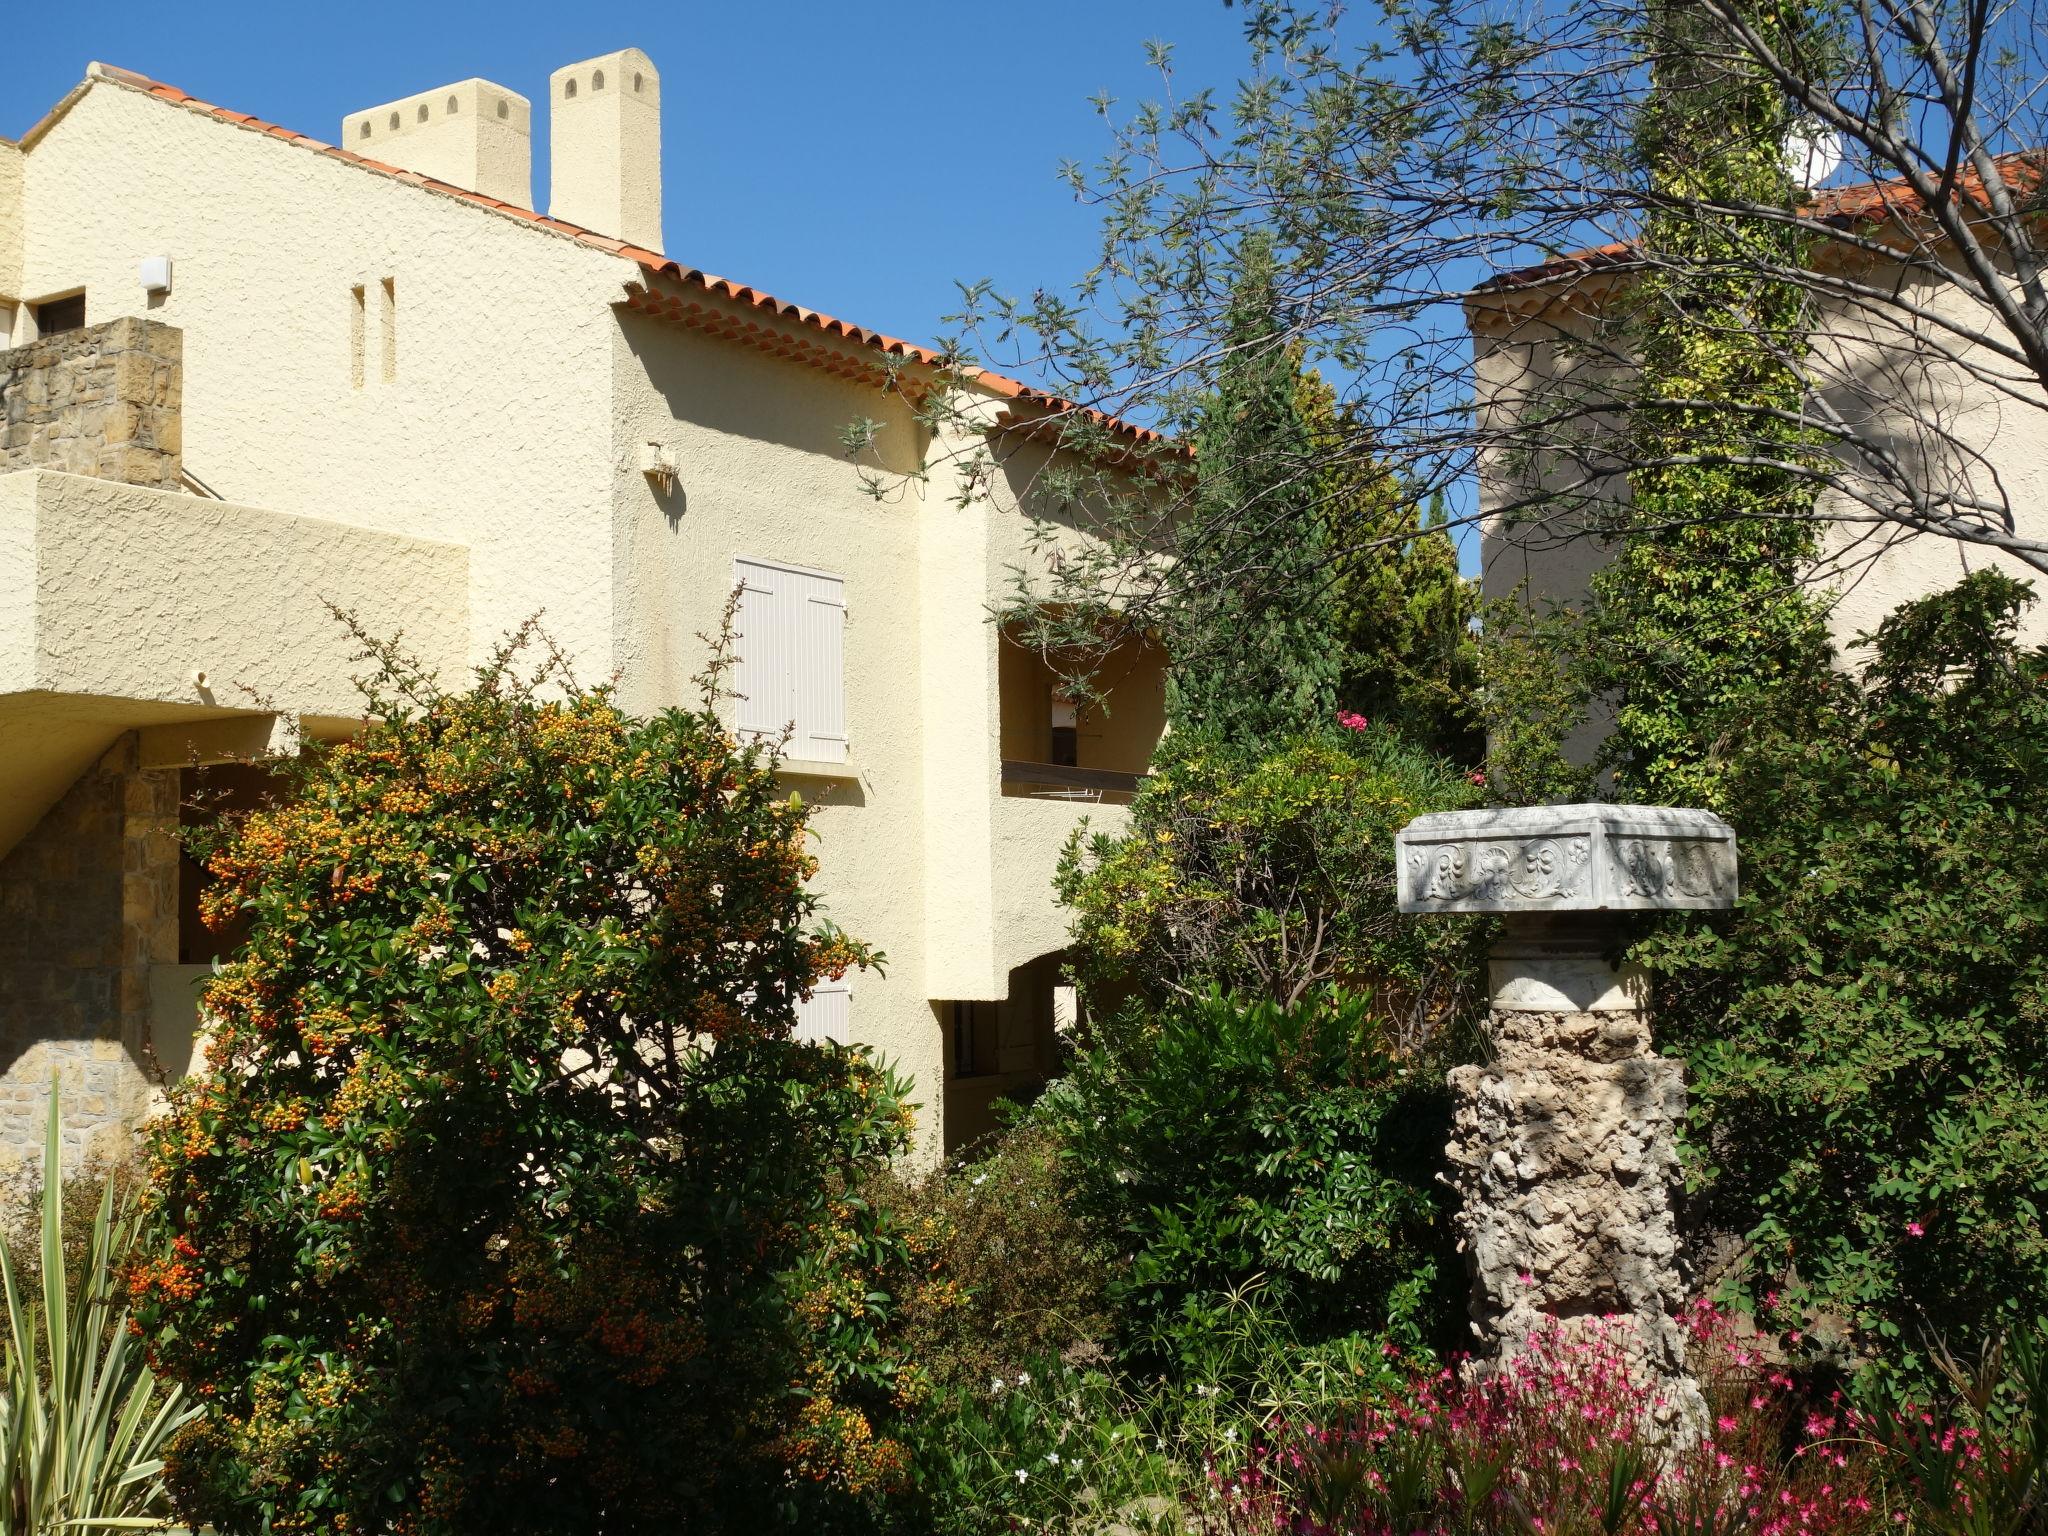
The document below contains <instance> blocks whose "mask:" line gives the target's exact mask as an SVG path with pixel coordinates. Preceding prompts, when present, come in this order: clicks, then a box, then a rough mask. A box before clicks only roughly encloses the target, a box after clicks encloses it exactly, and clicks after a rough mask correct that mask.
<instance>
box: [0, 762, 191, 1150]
mask: <svg viewBox="0 0 2048 1536" xmlns="http://www.w3.org/2000/svg"><path fill="white" fill-rule="evenodd" d="M177 827H178V775H177V774H176V772H151V771H146V770H143V769H141V768H140V767H139V766H138V759H137V739H136V737H135V735H134V734H133V733H130V734H128V735H125V736H122V737H120V738H119V739H118V740H116V741H115V742H114V744H113V745H112V747H111V748H110V749H109V750H108V751H107V752H106V753H105V754H104V755H103V756H102V757H101V758H100V759H99V761H98V762H96V763H95V764H94V765H93V766H92V767H90V768H88V769H87V770H86V771H85V772H84V773H83V774H82V775H80V777H79V778H78V780H77V781H76V782H75V783H73V784H72V786H71V788H70V789H68V790H67V791H66V792H65V793H64V795H63V796H62V797H61V798H60V799H59V800H58V801H57V803H56V804H55V805H54V806H52V807H51V808H50V810H49V811H47V812H46V813H45V814H44V815H43V817H42V819H41V820H40V821H39V822H37V823H36V824H35V825H34V826H33V827H31V828H30V829H29V831H28V833H27V835H25V836H24V837H23V838H22V839H21V841H20V842H19V843H17V844H16V845H15V846H14V848H13V849H12V850H11V851H10V852H9V853H8V854H7V856H6V857H5V858H4V859H0V1166H5V1165H8V1164H13V1165H17V1166H18V1165H21V1164H31V1163H33V1161H34V1159H35V1157H36V1155H37V1153H38V1150H39V1148H40V1145H41V1141H42V1135H43V1126H44V1115H45V1112H46V1105H47V1098H48V1093H49V1085H50V1080H51V1077H52V1075H53V1074H54V1075H55V1076H57V1077H58V1079H59V1080H60V1081H61V1083H62V1089H63V1094H64V1138H65V1151H66V1160H67V1162H70V1163H73V1164H74V1165H75V1162H76V1159H77V1158H78V1157H80V1156H81V1155H83V1154H84V1153H85V1152H86V1151H87V1149H88V1148H92V1149H105V1150H108V1151H112V1150H114V1145H113V1143H114V1142H115V1141H117V1140H118V1136H117V1135H116V1133H124V1132H125V1131H126V1130H127V1129H128V1128H129V1127H131V1126H132V1125H133V1124H134V1123H135V1122H136V1120H137V1119H139V1118H140V1116H141V1114H142V1113H143V1111H144V1110H145V1108H146V1107H147V1104H148V1101H149V1087H150V1082H151V1077H152V1073H151V1068H150V1058H151V1048H150V1033H151V1030H150V1025H151V1017H150V1006H151V978H152V971H153V969H154V968H155V967H156V966H157V965H159V964H161V963H167V962H173V961H175V960H176V958H177V933H178V919H177V899H178V845H177Z"/></svg>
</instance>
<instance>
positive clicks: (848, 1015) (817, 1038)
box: [791, 981, 853, 1045]
mask: <svg viewBox="0 0 2048 1536" xmlns="http://www.w3.org/2000/svg"><path fill="white" fill-rule="evenodd" d="M791 1035H792V1037H793V1038H795V1039H798V1040H806V1041H809V1042H810V1043H811V1044H813V1045H822V1044H824V1043H825V1042H826V1041H828V1040H830V1041H834V1042H836V1043H838V1044H840V1045H847V1044H850V1043H851V1042H852V1040H853V984H852V983H851V982H847V981H821V982H819V983H818V986H817V990H815V991H814V992H812V993H811V995H810V997H809V999H808V1000H806V1001H804V1002H801V1003H798V1004H797V1005H796V1028H795V1029H794V1030H792V1031H791Z"/></svg>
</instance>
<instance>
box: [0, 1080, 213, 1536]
mask: <svg viewBox="0 0 2048 1536" xmlns="http://www.w3.org/2000/svg"><path fill="white" fill-rule="evenodd" d="M98 1182H99V1184H100V1186H101V1188H100V1195H99V1199H98V1200H97V1201H96V1202H94V1204H93V1207H92V1208H91V1210H90V1213H89V1215H88V1217H87V1219H86V1220H85V1222H84V1223H83V1226H82V1229H81V1225H80V1221H79V1217H80V1215H81V1212H80V1211H79V1209H78V1201H77V1198H76V1195H75V1190H76V1188H77V1187H78V1186H77V1185H76V1184H75V1183H69V1184H67V1182H66V1181H65V1179H64V1177H63V1173H62V1160H61V1156H60V1153H59V1137H58V1105H57V1096H56V1094H55V1092H54V1091H53V1092H52V1094H51V1096H50V1119H49V1131H48V1135H47V1137H46V1139H45V1141H44V1145H43V1196H42V1219H41V1221H40V1223H39V1225H38V1230H37V1233H36V1242H35V1244H34V1245H33V1249H32V1251H31V1252H30V1253H28V1254H24V1255H22V1257H20V1258H18V1257H17V1256H16V1249H17V1247H18V1246H21V1245H20V1243H19V1238H18V1237H17V1238H12V1239H7V1240H0V1283H4V1286H5V1292H6V1298H7V1355H6V1366H5V1371H4V1389H5V1395H4V1397H0V1536H44V1533H46V1532H51V1531H57V1530H62V1529H67V1528H83V1529H93V1528H102V1529H104V1528H108V1527H118V1526H136V1527H141V1526H147V1525H151V1524H154V1523H155V1522H157V1521H159V1520H161V1519H163V1518H164V1517H165V1516H166V1515H167V1514H168V1512H169V1501H168V1499H167V1498H166V1495H165V1491H164V1478H163V1469H164V1461H163V1453H164V1447H165V1445H166V1443H167V1442H168V1441H169V1440H170V1438H171V1437H172V1436H173V1435H174V1434H176V1433H177V1432H178V1431H179V1430H180V1429H181V1428H182V1427H183V1426H185V1425H186V1424H187V1423H189V1422H190V1421H191V1420H192V1419H193V1418H194V1417H195V1416H196V1415H197V1413H198V1411H199V1410H198V1409H197V1408H196V1407H195V1406H193V1404H192V1401H191V1399H190V1398H188V1397H187V1396H186V1395H185V1394H184V1392H183V1391H182V1389H180V1388H179V1387H178V1386H176V1385H170V1384H166V1383H163V1382H161V1381H159V1380H158V1379H157V1377H156V1376H155V1374H154V1373H153V1372H152V1371H151V1370H150V1368H149V1365H148V1362H147V1361H146V1360H145V1359H144V1358H143V1349H142V1346H141V1344H140V1343H139V1342H138V1341H137V1340H136V1338H135V1337H134V1335H133V1332H132V1330H131V1329H130V1328H129V1326H128V1321H129V1314H128V1307H127V1296H126V1290H125V1287H124V1284H123V1280H124V1273H125V1271H126V1268H127V1265H128V1261H129V1257H130V1254H131V1251H132V1250H133V1249H134V1246H135V1241H136V1230H137V1215H136V1206H135V1200H134V1196H133V1193H132V1190H130V1189H129V1188H128V1187H127V1186H126V1185H125V1183H124V1182H123V1181H120V1180H117V1179H112V1178H102V1179H101V1180H99V1181H98ZM23 1259H26V1260H27V1262H26V1263H24V1262H23ZM25 1280H28V1281H31V1282H32V1283H29V1284H24V1283H23V1282H24V1281H25Z"/></svg>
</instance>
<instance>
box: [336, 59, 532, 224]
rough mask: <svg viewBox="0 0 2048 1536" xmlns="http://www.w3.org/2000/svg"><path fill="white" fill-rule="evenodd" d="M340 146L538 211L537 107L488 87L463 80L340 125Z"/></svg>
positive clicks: (483, 82) (352, 117)
mask: <svg viewBox="0 0 2048 1536" xmlns="http://www.w3.org/2000/svg"><path fill="white" fill-rule="evenodd" d="M341 147H342V148H343V149H349V150H353V151H355V153H357V154H359V155H362V156H363V157H364V158H366V159H370V160H381V161H383V162H384V163H385V164H386V165H396V166H399V167H402V168H403V169H405V170H408V171H418V172H419V173H420V174H421V175H422V176H431V177H433V178H434V179H435V180H436V181H445V182H447V183H449V185H451V186H457V187H466V188H468V189H469V190H470V191H472V192H481V193H483V194H484V196H486V197H495V198H496V199H497V200H498V201H499V202H501V203H511V204H512V205H513V206H514V207H517V208H530V207H532V206H533V107H532V104H531V103H529V102H528V101H527V99H526V98H525V97H524V96H522V95H520V94H519V93H518V92H517V91H508V90H506V89H505V87H504V86H502V85H494V84H492V83H491V82H490V81H488V80H458V81H457V82H456V83H455V84H453V85H444V86H440V87H437V88H436V89H434V90H431V91H422V92H420V94H419V95H417V96H408V97H406V98H405V99H404V100H403V101H387V102H385V103H384V105H382V106H381V107H371V108H370V109H369V110H368V111H366V112H351V113H349V115H348V116H347V117H344V118H343V119H342V120H341Z"/></svg>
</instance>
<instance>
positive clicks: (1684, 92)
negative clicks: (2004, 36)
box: [1583, 0, 1827, 806]
mask: <svg viewBox="0 0 2048 1536" xmlns="http://www.w3.org/2000/svg"><path fill="white" fill-rule="evenodd" d="M1758 11H1759V15H1758V16H1757V17H1756V18H1755V20H1756V24H1757V25H1758V26H1760V27H1761V28H1763V29H1764V33H1765V35H1766V36H1767V37H1770V38H1772V39H1773V40H1774V42H1775V43H1776V44H1777V46H1779V47H1781V48H1782V47H1787V46H1796V39H1798V38H1799V37H1802V36H1803V35H1804V34H1805V33H1806V32H1807V31H1808V30H1809V29H1810V23H1809V21H1808V18H1807V15H1806V9H1805V7H1804V5H1803V4H1802V3H1799V0H1793V3H1789V4H1784V5H1767V6H1762V7H1759V8H1758ZM1644 31H1645V42H1646V45H1647V46H1648V47H1650V48H1651V49H1652V50H1654V52H1653V56H1654V57H1655V59H1656V61H1657V62H1656V66H1655V68H1654V71H1653V75H1652V81H1651V90H1650V93H1649V97H1648V100H1647V102H1646V104H1645V107H1644V111H1643V116H1642V124H1641V144H1640V151H1639V152H1640V157H1641V161H1642V164H1643V167H1644V171H1645V174H1646V176H1647V178H1648V181H1649V183H1650V185H1651V187H1652V189H1653V190H1654V191H1655V192H1656V193H1658V194H1659V195H1662V196H1665V197H1669V198H1676V199H1680V200H1699V199H1704V200H1707V201H1710V202H1727V203H1736V204H1750V205H1753V206H1760V207H1773V206H1775V207H1782V208H1785V209H1788V210H1789V209H1790V208H1791V206H1792V202H1793V188H1792V183H1791V178H1790V175H1789V173H1788V172H1787V170H1786V168H1785V162H1784V152H1783V149H1782V145H1783V143H1784V138H1785V132H1786V129H1787V127H1788V126H1789V124H1790V122H1791V113H1792V109H1791V108H1790V107H1789V106H1788V105H1787V103H1786V101H1785V97H1784V92H1783V91H1782V90H1781V89H1780V88H1779V86H1778V85H1777V83H1776V82H1775V81H1773V80H1771V79H1770V78H1769V77H1768V76H1766V75H1765V73H1764V72H1763V71H1762V70H1761V69H1760V68H1758V67H1756V66H1755V65H1753V64H1745V63H1744V62H1741V61H1740V60H1739V58H1738V57H1737V56H1736V54H1735V52H1734V51H1733V50H1731V49H1730V48H1729V46H1728V40H1727V38H1726V37H1725V36H1724V35H1723V34H1722V32H1721V31H1720V30H1719V28H1718V25H1717V24H1716V23H1715V22H1713V21H1712V20H1711V19H1709V18H1707V17H1705V16H1704V15H1703V14H1702V13H1701V12H1700V10H1699V8H1698V7H1695V6H1689V5H1686V4H1684V3H1668V0H1660V3H1657V4H1653V5H1651V6H1649V7H1648V18H1647V21H1646V23H1645V28H1644ZM1639 243H1640V244H1641V246H1642V248H1643V249H1644V250H1645V251H1646V253H1648V255H1649V257H1650V259H1651V261H1652V263H1653V270H1652V272H1651V273H1649V274H1647V275H1644V276H1642V277H1640V278H1638V279H1637V280H1635V281H1634V282H1633V283H1632V284H1631V285H1630V286H1629V288H1628V289H1627V290H1625V293H1624V296H1623V297H1622V298H1621V299H1620V300H1619V313H1618V317H1617V319H1618V324H1619V326H1620V327H1621V330H1622V332H1623V335H1624V337H1625V340H1626V343H1627V344H1628V345H1629V346H1631V347H1632V349H1633V350H1634V351H1635V353H1636V354H1637V356H1638V358H1639V373H1638V376H1637V378H1636V380H1635V386H1634V387H1635V390H1636V393H1637V394H1638V395H1639V396H1640V397H1641V399H1640V400H1639V402H1638V403H1637V404H1636V406H1635V408H1634V409H1633V410H1632V411H1631V412H1630V413H1629V418H1628V427H1627V437H1628V439H1629V444H1628V452H1629V454H1630V459H1631V462H1632V463H1634V464H1635V465H1636V466H1637V467H1636V468H1635V469H1634V471H1633V472H1632V473H1631V474H1630V476H1629V497H1628V501H1627V504H1626V506H1625V507H1623V508H1620V509H1618V510H1617V513H1616V525H1617V527H1616V531H1617V532H1619V533H1620V534H1621V535H1622V537H1621V540H1620V544H1619V547H1618V549H1617V550H1616V551H1615V554H1614V557H1613V558H1612V559H1611V560H1610V561H1609V562H1608V563H1607V564H1606V565H1605V566H1603V567H1602V568H1601V570H1600V571H1599V572H1598V573H1597V574H1596V575H1595V576H1594V578H1593V581H1592V597H1593V602H1592V605H1591V609H1590V613H1589V633H1588V634H1587V635H1586V637H1585V641H1586V648H1585V651H1584V653H1583V654H1584V657H1585V664H1586V667H1587V670H1588V673H1589V676H1590V678H1591V680H1592V682H1593V686H1594V689H1595V691H1596V692H1599V693H1602V694H1605V695H1607V696H1608V697H1609V698H1610V699H1611V701H1612V703H1613V718H1612V730H1611V732H1610V733H1609V734H1608V736H1607V740H1606V743H1605V745H1604V748H1603V750H1602V761H1603V762H1604V763H1606V764H1608V765H1611V766H1613V767H1614V768H1615V770H1616V774H1617V778H1618V780H1619V782H1620V785H1621V787H1622V789H1623V791H1624V793H1625V795H1626V796H1627V797H1629V798H1634V799H1641V800H1647V801H1652V802H1656V803H1660V804H1669V805H1703V806H1712V805H1714V804H1715V803H1716V799H1717V793H1718V789H1719V777H1720V769H1719V766H1718V744H1719V742H1720V739H1721V738H1722V737H1723V736H1724V735H1725V733H1726V732H1727V731H1728V729H1729V728H1730V726H1731V724H1732V723H1733V722H1735V721H1738V720H1739V719H1741V718H1742V717H1743V716H1744V715H1745V714H1747V713H1749V712H1751V711H1753V710H1755V709H1756V708H1759V707H1762V706H1763V704H1764V696H1765V695H1767V694H1768V693H1769V691H1770V690H1771V689H1773V688H1775V687H1777V686H1779V685H1780V684H1781V683H1782V682H1783V681H1784V680H1785V679H1787V678H1788V677H1794V676H1797V675H1798V674H1799V673H1800V672H1801V671H1802V670H1803V669H1804V668H1806V667H1807V666H1808V665H1809V664H1810V663H1811V662H1812V661H1813V660H1814V658H1816V657H1817V656H1818V655H1819V654H1820V653H1821V652H1822V651H1823V650H1824V649H1825V647H1826V643H1827V641H1826V629H1825V622H1824V611H1825V610H1824V608H1823V605H1822V604H1821V603H1820V602H1818V601H1817V600H1816V599H1815V598H1814V597H1813V596H1811V595H1809V594H1808V592H1807V591H1806V590H1805V588H1804V585H1803V584H1804V583H1805V581H1806V579H1807V578H1808V576H1809V574H1810V568H1811V566H1812V563H1813V560H1814V557H1815V554H1816V552H1817V550H1818V547H1819V526H1820V525H1819V523H1818V522H1817V520H1816V518H1815V502H1816V499H1817V496H1818V481H1817V480H1816V478H1815V477H1814V476H1813V474H1811V473H1810V472H1807V470H1808V467H1810V466H1811V465H1812V464H1813V462H1814V458H1815V449H1814V446H1813V438H1812V435H1811V434H1810V433H1809V432H1807V431H1806V430H1805V429H1803V428H1802V427H1801V426H1800V425H1798V417H1799V414H1800V411H1801V408H1802V401H1803V399H1804V393H1805V382H1804V380H1803V379H1802V376H1801V374H1800V372H1799V369H1798V367H1797V359H1798V358H1799V356H1800V355H1801V354H1802V352H1803V351H1804V349H1805V347H1806V330H1807V325H1808V315H1807V297H1806V294H1805V291H1804V290H1803V288H1802V287H1801V286H1800V285H1799V284H1797V283H1794V282H1790V281H1785V282H1775V283H1774V282H1766V281H1760V280H1759V279H1758V278H1757V276H1756V272H1757V270H1758V267H1759V265H1768V264H1770V263H1773V262H1775V263H1777V264H1779V265H1781V266H1783V267H1785V268H1787V269H1791V270H1796V269H1797V267H1798V264H1799V262H1800V261H1801V259H1802V258H1801V249H1800V238H1799V236H1798V235H1797V234H1796V232H1794V231H1792V230H1791V229H1790V228H1789V226H1788V225H1787V223H1785V222H1784V221H1774V220H1768V219H1728V218H1711V217H1709V218H1703V217H1701V216H1700V215H1699V213H1698V212H1697V210H1696V209H1695V208H1692V207H1686V206H1680V207H1677V208H1675V209H1673V210H1671V211H1653V212H1652V213H1651V214H1650V215H1649V217H1648V218H1647V219H1646V221H1645V226H1644V228H1643V230H1642V233H1641V235H1640V236H1639ZM1677 401H1686V402H1695V403H1690V404H1684V405H1680V404H1674V403H1672V402H1677Z"/></svg>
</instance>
